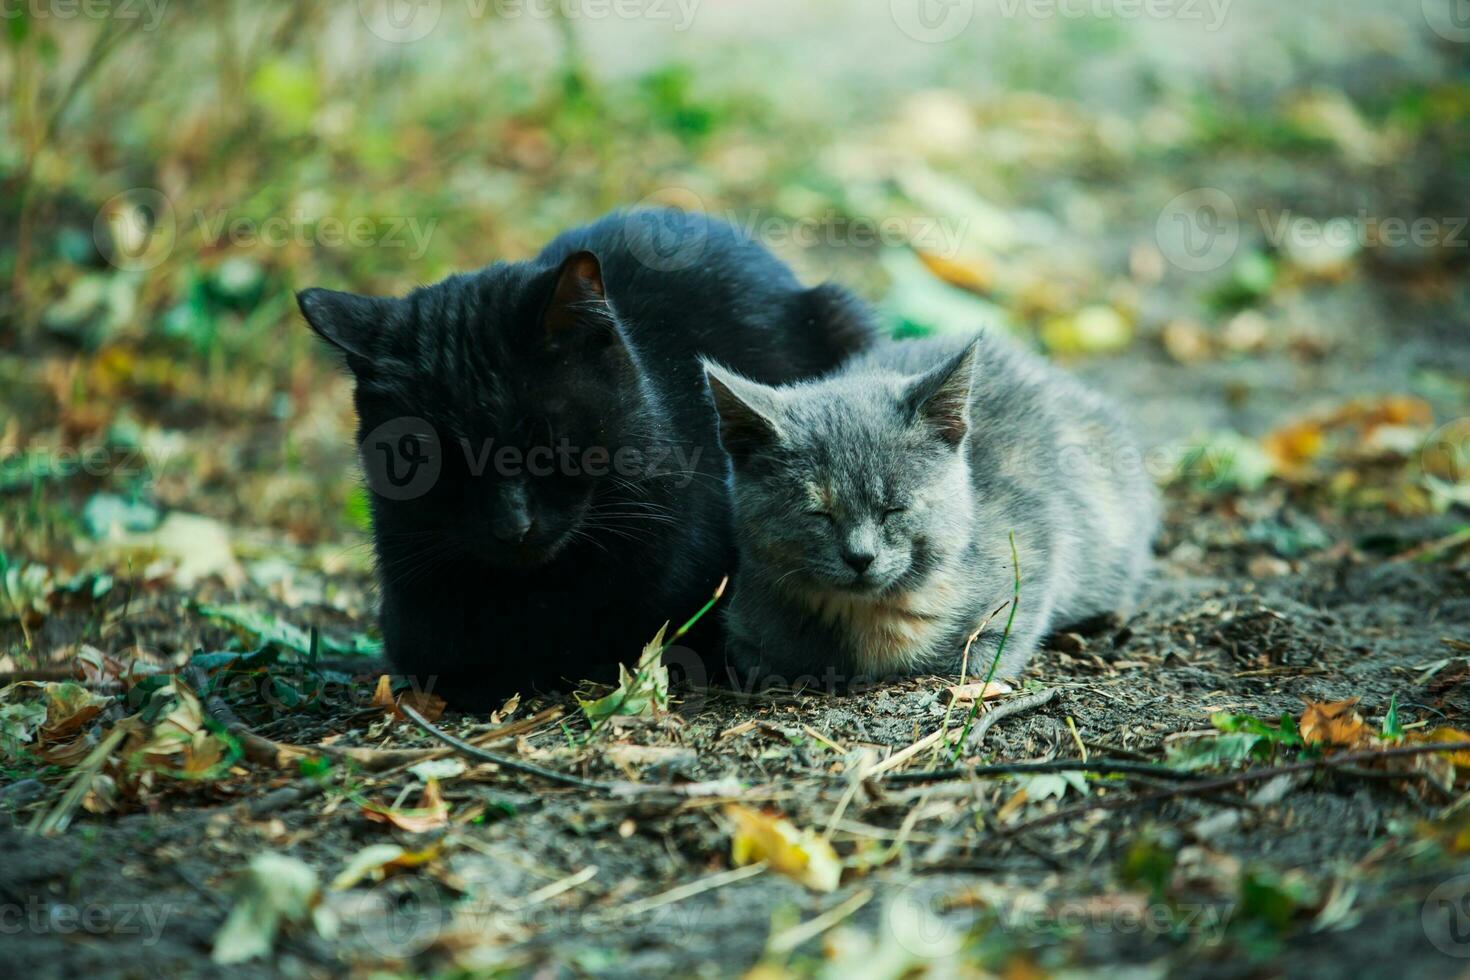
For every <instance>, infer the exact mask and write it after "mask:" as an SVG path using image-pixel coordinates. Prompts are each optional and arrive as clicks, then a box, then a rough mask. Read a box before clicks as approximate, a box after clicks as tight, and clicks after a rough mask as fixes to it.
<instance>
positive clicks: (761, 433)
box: [704, 361, 781, 463]
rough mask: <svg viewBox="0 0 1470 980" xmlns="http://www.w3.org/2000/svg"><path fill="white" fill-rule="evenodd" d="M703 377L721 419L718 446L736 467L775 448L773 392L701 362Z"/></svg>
mask: <svg viewBox="0 0 1470 980" xmlns="http://www.w3.org/2000/svg"><path fill="white" fill-rule="evenodd" d="M704 376H705V377H706V378H707V379H708V380H709V391H710V395H711V397H713V398H714V402H715V411H717V412H718V413H719V415H720V442H721V443H722V444H723V445H724V447H725V452H727V453H729V454H730V458H731V459H733V460H735V461H736V462H737V463H741V462H744V461H745V460H747V459H749V458H750V457H751V456H754V455H756V454H758V453H761V452H764V451H766V450H768V449H770V448H771V447H772V446H774V445H776V443H777V441H778V440H779V439H780V437H781V432H780V430H779V429H778V428H776V423H775V420H774V418H775V392H773V391H772V390H771V389H770V388H767V387H766V386H765V385H763V384H758V383H756V382H754V381H751V380H749V379H748V378H742V377H741V376H740V375H738V374H736V373H735V372H733V371H727V370H726V369H724V368H722V367H720V366H719V365H718V364H714V363H711V362H710V361H705V362H704Z"/></svg>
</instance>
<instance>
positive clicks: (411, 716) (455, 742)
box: [398, 704, 617, 793]
mask: <svg viewBox="0 0 1470 980" xmlns="http://www.w3.org/2000/svg"><path fill="white" fill-rule="evenodd" d="M398 710H399V711H402V712H403V714H404V717H406V718H407V719H408V720H409V721H411V722H413V723H414V724H415V725H417V726H419V728H421V729H423V730H424V732H425V734H428V735H432V736H433V737H434V738H437V739H438V740H439V741H441V742H443V743H444V744H445V745H447V746H449V747H450V748H452V749H454V751H456V752H458V753H459V754H460V755H463V756H467V757H468V758H471V759H476V760H478V761H480V762H493V763H494V764H495V765H497V766H501V767H502V768H505V769H511V770H514V771H516V772H523V773H525V774H526V775H528V776H539V777H541V778H542V779H547V780H550V781H552V782H555V783H562V784H563V785H566V786H575V787H577V788H578V789H590V790H594V791H596V792H599V793H612V792H615V791H616V789H617V786H616V784H614V783H604V782H598V781H596V780H591V779H583V778H582V777H581V776H574V775H572V774H571V773H566V772H558V771H557V770H555V769H547V768H546V767H545V766H538V765H536V764H535V763H534V762H526V761H524V760H523V759H517V758H515V757H514V756H509V755H501V754H500V753H498V752H487V751H486V750H485V749H482V748H480V747H479V746H478V745H471V744H470V743H469V742H466V741H464V740H463V739H459V738H456V737H455V736H453V735H451V734H449V733H448V732H446V731H444V730H443V729H442V728H436V727H435V726H434V723H433V722H431V721H429V719H427V718H425V717H424V716H423V715H421V714H419V713H418V711H416V710H415V709H414V708H413V706H412V705H407V704H401V705H399V706H398Z"/></svg>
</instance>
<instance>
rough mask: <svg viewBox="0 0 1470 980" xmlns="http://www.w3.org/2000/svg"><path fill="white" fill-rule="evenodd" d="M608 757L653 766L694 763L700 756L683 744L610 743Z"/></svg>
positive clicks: (616, 760) (623, 761)
mask: <svg viewBox="0 0 1470 980" xmlns="http://www.w3.org/2000/svg"><path fill="white" fill-rule="evenodd" d="M607 757H608V758H609V759H611V760H612V761H613V762H616V763H618V764H619V765H628V766H652V765H663V766H670V765H684V764H693V763H694V762H695V761H697V760H698V758H699V756H698V755H697V754H696V753H695V751H694V750H693V749H691V748H686V747H685V746H682V745H621V744H620V745H609V746H608V747H607Z"/></svg>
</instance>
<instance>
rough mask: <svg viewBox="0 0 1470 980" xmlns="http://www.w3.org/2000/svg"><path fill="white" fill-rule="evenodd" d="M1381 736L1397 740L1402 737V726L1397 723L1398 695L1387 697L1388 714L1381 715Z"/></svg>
mask: <svg viewBox="0 0 1470 980" xmlns="http://www.w3.org/2000/svg"><path fill="white" fill-rule="evenodd" d="M1383 737H1384V738H1386V739H1391V740H1393V741H1398V740H1399V739H1401V738H1403V737H1404V726H1403V725H1401V724H1399V696H1398V695H1397V694H1395V695H1393V696H1392V697H1390V698H1389V699H1388V714H1386V715H1384V716H1383Z"/></svg>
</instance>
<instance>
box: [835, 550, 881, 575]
mask: <svg viewBox="0 0 1470 980" xmlns="http://www.w3.org/2000/svg"><path fill="white" fill-rule="evenodd" d="M875 557H876V556H875V555H873V554H871V553H870V552H867V551H849V552H845V553H844V554H843V556H842V560H843V561H845V562H847V564H848V567H849V568H851V569H852V570H853V571H855V572H857V573H858V574H859V575H861V574H863V572H866V571H867V570H868V566H870V565H872V564H873V559H874V558H875Z"/></svg>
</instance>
